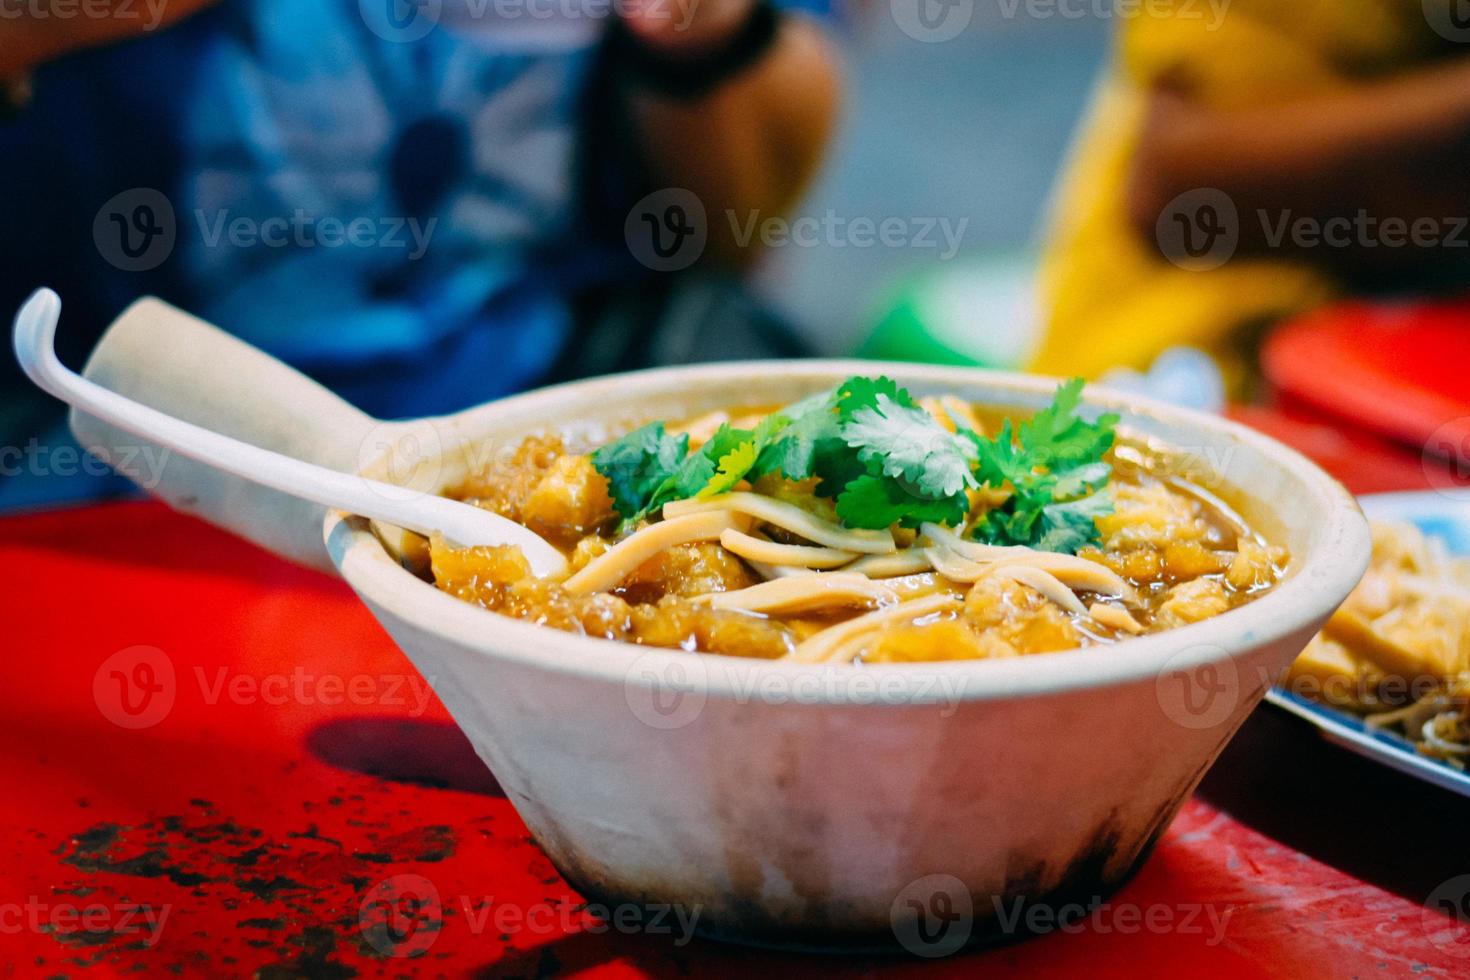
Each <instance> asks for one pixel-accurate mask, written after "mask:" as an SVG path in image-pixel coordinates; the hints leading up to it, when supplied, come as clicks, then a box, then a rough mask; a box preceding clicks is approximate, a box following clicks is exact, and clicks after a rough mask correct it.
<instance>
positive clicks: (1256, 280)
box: [1031, 0, 1457, 376]
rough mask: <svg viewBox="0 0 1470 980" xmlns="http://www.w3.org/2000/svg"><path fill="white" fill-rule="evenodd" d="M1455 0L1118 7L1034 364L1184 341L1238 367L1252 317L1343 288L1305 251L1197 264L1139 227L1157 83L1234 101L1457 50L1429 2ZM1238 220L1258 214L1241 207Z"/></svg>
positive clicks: (1223, 103)
mask: <svg viewBox="0 0 1470 980" xmlns="http://www.w3.org/2000/svg"><path fill="white" fill-rule="evenodd" d="M1454 2H1457V0H1216V2H1215V8H1214V9H1213V10H1212V8H1211V7H1210V5H1209V3H1208V2H1207V0H1196V2H1193V3H1188V4H1186V3H1184V2H1182V0H1181V2H1180V3H1176V4H1173V5H1172V7H1165V6H1163V5H1154V4H1150V3H1147V2H1145V3H1143V4H1141V5H1140V6H1141V9H1142V10H1143V11H1148V10H1149V9H1151V8H1152V9H1154V10H1156V11H1164V10H1168V9H1172V10H1174V11H1176V12H1175V13H1172V14H1165V13H1162V12H1160V13H1155V14H1154V15H1152V16H1150V15H1148V14H1147V13H1143V14H1140V15H1138V16H1135V17H1129V18H1120V19H1119V36H1118V48H1117V51H1116V52H1115V57H1114V64H1113V66H1112V68H1111V69H1110V71H1109V74H1108V77H1107V78H1106V79H1105V80H1104V82H1103V83H1102V86H1101V89H1100V91H1099V92H1098V94H1097V97H1096V99H1095V102H1094V105H1093V107H1092V110H1091V112H1090V113H1089V118H1088V120H1087V122H1086V123H1085V124H1084V126H1083V136H1082V138H1081V140H1080V141H1079V143H1078V147H1077V150H1076V152H1075V155H1074V159H1073V160H1072V162H1071V164H1070V166H1069V167H1068V168H1067V171H1066V176H1065V177H1064V179H1063V182H1062V185H1061V189H1060V191H1059V193H1058V196H1057V198H1056V201H1055V204H1054V208H1055V213H1054V216H1053V227H1052V234H1051V236H1050V243H1049V245H1048V248H1047V252H1046V254H1045V256H1044V257H1043V260H1042V266H1041V272H1040V275H1041V292H1042V301H1043V304H1044V312H1043V320H1044V328H1043V329H1044V335H1043V337H1042V338H1041V342H1040V345H1039V348H1038V350H1037V352H1036V354H1035V358H1034V360H1033V362H1032V364H1031V367H1032V369H1033V370H1037V371H1041V372H1045V373H1048V374H1060V375H1071V374H1084V375H1089V376H1093V375H1096V374H1098V373H1099V372H1101V371H1103V370H1105V369H1107V368H1109V367H1112V366H1115V365H1126V366H1130V367H1135V368H1145V367H1147V366H1148V364H1149V363H1150V362H1151V361H1152V360H1153V358H1154V357H1155V356H1157V355H1158V354H1159V353H1160V352H1161V351H1163V350H1166V349H1167V348H1169V347H1173V346H1177V345H1180V344H1189V345H1192V346H1195V347H1200V348H1203V349H1205V350H1208V351H1210V352H1211V353H1213V354H1215V355H1216V357H1217V359H1218V360H1221V361H1223V362H1224V364H1225V366H1226V367H1227V368H1230V367H1232V365H1231V360H1232V358H1231V354H1232V350H1233V344H1232V342H1233V341H1238V340H1239V337H1240V331H1241V330H1242V328H1244V327H1248V326H1251V325H1256V324H1261V323H1264V322H1268V321H1270V320H1274V319H1277V318H1279V317H1280V316H1282V315H1285V314H1289V313H1293V312H1297V311H1300V310H1304V309H1308V308H1311V307H1313V306H1317V305H1320V304H1321V303H1322V302H1324V301H1325V300H1326V299H1328V298H1330V297H1331V296H1332V294H1333V292H1334V288H1333V284H1332V282H1331V281H1330V279H1329V278H1328V277H1327V276H1325V275H1324V274H1322V273H1320V272H1317V271H1315V270H1313V269H1311V268H1308V267H1306V266H1304V265H1301V264H1297V263H1292V262H1288V261H1286V260H1271V259H1269V258H1265V259H1262V258H1252V259H1245V258H1239V257H1236V258H1232V259H1230V260H1229V261H1227V262H1225V264H1224V265H1221V266H1219V267H1218V268H1215V269H1210V270H1207V271H1199V270H1191V269H1186V268H1180V267H1179V266H1176V265H1174V264H1173V263H1171V262H1170V261H1168V260H1167V259H1165V258H1164V257H1163V256H1162V255H1161V254H1160V252H1159V249H1158V248H1157V247H1156V246H1155V244H1154V242H1152V241H1143V240H1141V239H1140V237H1139V236H1138V234H1137V233H1136V231H1135V230H1134V228H1133V226H1132V225H1131V224H1130V223H1129V221H1128V218H1127V213H1126V208H1125V197H1124V193H1125V192H1124V188H1125V184H1126V180H1127V176H1128V172H1129V166H1130V162H1131V160H1132V157H1133V152H1134V147H1135V145H1136V142H1137V138H1138V133H1139V129H1140V126H1141V124H1142V118H1143V112H1144V109H1145V104H1146V100H1147V94H1148V92H1149V90H1150V89H1151V88H1152V87H1153V86H1154V85H1155V84H1156V83H1158V82H1159V81H1160V80H1163V79H1168V80H1169V81H1170V82H1171V83H1172V84H1174V85H1175V86H1178V87H1182V88H1183V89H1184V90H1185V91H1187V92H1189V93H1190V94H1191V95H1192V96H1193V97H1194V98H1197V99H1200V100H1202V101H1204V102H1205V103H1206V104H1207V105H1209V106H1211V107H1213V108H1217V109H1226V110H1228V109H1240V108H1247V107H1260V106H1263V105H1271V104H1273V103H1278V102H1281V101H1284V100H1287V99H1291V98H1297V97H1302V96H1307V95H1311V94H1314V93H1322V92H1326V91H1331V90H1333V89H1336V88H1342V87H1346V86H1348V85H1352V84H1354V83H1356V82H1360V81H1363V80H1367V79H1372V78H1382V77H1383V76H1385V75H1389V74H1392V73H1394V72H1398V71H1403V70H1405V69H1409V68H1412V67H1414V66H1416V65H1421V64H1425V63H1427V62H1429V61H1430V60H1431V59H1432V58H1434V57H1436V56H1437V55H1440V54H1442V53H1443V52H1444V51H1445V48H1446V41H1445V39H1444V38H1441V37H1440V36H1439V35H1437V34H1435V33H1434V32H1433V30H1431V29H1430V27H1429V24H1428V22H1427V20H1426V16H1425V4H1426V3H1430V4H1433V3H1454ZM1186 11H1192V12H1193V13H1194V16H1189V17H1186V16H1184V13H1185V12H1186ZM1239 220H1240V221H1241V222H1254V221H1258V220H1259V218H1258V216H1257V215H1255V214H1253V213H1247V212H1245V211H1241V212H1240V213H1239ZM1273 220H1275V219H1274V217H1273ZM1227 373H1233V372H1227Z"/></svg>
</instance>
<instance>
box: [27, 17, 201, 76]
mask: <svg viewBox="0 0 1470 980" xmlns="http://www.w3.org/2000/svg"><path fill="white" fill-rule="evenodd" d="M46 2H47V0H33V2H28V3H25V4H17V5H16V6H15V8H14V9H13V10H11V11H10V12H9V14H7V16H4V17H0V81H13V80H15V79H18V78H22V77H24V76H25V75H26V74H27V73H29V72H31V71H33V70H34V69H36V68H38V67H39V66H41V65H43V64H45V63H46V62H48V61H51V60H53V59H55V58H59V57H61V56H62V55H64V54H69V53H70V52H72V51H77V50H80V49H82V48H91V47H97V46H98V45H103V44H109V43H111V42H113V41H121V40H123V39H124V38H128V37H133V36H134V35H137V34H144V33H147V32H149V31H152V30H155V29H157V28H160V27H162V26H164V25H165V24H170V23H173V22H174V21H176V20H179V19H181V18H183V17H187V16H188V15H189V14H192V13H194V12H195V11H197V10H199V9H201V8H203V7H206V6H209V5H210V4H211V3H214V2H216V0H166V2H162V3H159V2H156V0H155V2H153V3H145V2H142V0H134V2H132V3H127V4H123V3H121V2H119V0H114V2H113V3H112V4H111V5H110V6H109V11H110V12H109V14H108V15H107V16H102V17H96V16H89V15H88V14H89V12H90V11H91V9H92V8H93V7H95V6H96V5H95V4H89V5H88V4H84V5H82V6H81V7H78V6H76V5H74V4H71V3H65V2H62V3H59V4H57V7H58V9H57V10H56V11H53V12H51V13H49V14H48V13H46V10H45V7H44V6H41V5H42V4H45V3H46ZM53 2H54V0H53ZM15 14H18V15H19V16H14V15H15Z"/></svg>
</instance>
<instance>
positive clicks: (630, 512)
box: [592, 422, 689, 521]
mask: <svg viewBox="0 0 1470 980" xmlns="http://www.w3.org/2000/svg"><path fill="white" fill-rule="evenodd" d="M688 448H689V437H688V436H687V435H681V436H679V437H677V438H675V437H673V436H670V435H668V434H667V433H665V432H664V424H663V423H662V422H650V423H649V424H648V425H645V426H643V427H641V428H638V429H634V430H633V431H632V432H629V433H628V434H627V435H625V436H623V437H622V438H621V439H618V440H616V441H614V442H610V443H608V444H607V445H606V446H603V447H602V448H601V449H598V450H597V451H596V452H594V453H593V454H592V465H593V467H594V468H595V469H596V470H597V472H599V473H601V474H602V476H603V477H604V478H605V479H606V480H607V486H608V494H609V495H610V496H611V497H612V500H613V505H614V506H615V507H616V508H617V511H618V513H619V514H620V515H622V517H623V520H624V521H633V520H637V519H638V518H639V517H641V516H643V514H644V513H645V512H646V511H647V508H648V505H649V502H650V501H651V499H652V498H653V495H654V492H655V490H656V489H658V488H659V487H660V486H661V485H662V484H663V483H665V482H666V481H667V480H669V479H670V477H672V476H673V475H674V473H675V472H676V471H677V469H678V468H679V465H680V461H681V460H683V458H684V455H685V453H686V452H687V451H688Z"/></svg>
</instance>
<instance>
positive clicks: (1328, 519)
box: [322, 359, 1371, 706]
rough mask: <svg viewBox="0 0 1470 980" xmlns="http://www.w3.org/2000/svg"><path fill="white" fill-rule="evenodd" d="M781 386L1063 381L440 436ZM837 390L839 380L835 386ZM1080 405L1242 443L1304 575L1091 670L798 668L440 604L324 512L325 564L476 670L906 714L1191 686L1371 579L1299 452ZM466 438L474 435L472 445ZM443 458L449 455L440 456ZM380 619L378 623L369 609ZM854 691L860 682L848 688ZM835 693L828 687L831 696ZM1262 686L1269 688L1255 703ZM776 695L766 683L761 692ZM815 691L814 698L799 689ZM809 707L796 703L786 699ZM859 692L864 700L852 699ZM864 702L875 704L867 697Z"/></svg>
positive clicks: (1183, 416) (1156, 405) (1137, 404)
mask: <svg viewBox="0 0 1470 980" xmlns="http://www.w3.org/2000/svg"><path fill="white" fill-rule="evenodd" d="M772 372H779V373H781V374H782V375H783V377H784V380H786V381H788V382H797V381H802V380H810V381H812V382H813V383H814V385H816V386H820V385H823V384H828V385H830V384H833V383H836V381H837V380H841V378H844V377H847V376H850V375H852V374H876V373H883V374H886V375H889V376H891V377H896V378H897V379H898V380H899V381H900V383H903V384H914V383H923V384H932V385H945V384H948V385H951V386H958V387H979V386H985V387H989V388H992V389H1005V390H1007V391H1009V392H1012V393H1014V394H1015V395H1017V396H1018V397H1019V398H1021V399H1023V400H1024V399H1026V398H1028V397H1029V398H1031V399H1033V400H1034V399H1038V398H1045V397H1049V396H1050V394H1051V392H1052V391H1054V390H1055V387H1056V385H1057V384H1058V383H1059V380H1060V379H1057V378H1054V377H1048V376H1045V375H1036V374H1021V373H1015V372H1003V371H992V370H988V369H984V368H969V367H953V366H947V365H923V364H910V363H903V362H886V361H858V360H840V359H811V360H776V361H728V362H717V363H714V364H701V365H693V366H684V367H664V368H651V369H647V370H642V371H634V372H626V373H620V374H613V375H604V376H601V377H596V378H589V379H585V380H579V381H572V382H567V383H564V384H559V385H554V386H550V387H546V388H540V389H536V390H534V391H530V392H526V393H524V394H519V395H514V396H511V397H509V398H505V399H500V400H497V401H492V402H488V403H486V404H483V405H480V406H477V407H474V408H470V409H467V410H465V411H463V412H460V413H456V414H454V415H451V416H445V417H443V418H442V419H441V420H440V421H444V422H452V423H453V424H454V426H455V427H456V428H457V429H462V430H464V431H463V432H462V433H461V435H462V439H461V441H460V443H456V444H455V445H459V444H463V443H466V442H469V441H472V440H473V439H475V438H477V437H478V438H483V430H484V429H485V428H487V427H489V426H490V425H491V424H493V423H494V422H495V421H497V420H500V419H514V418H516V417H520V416H534V414H535V413H538V412H542V411H545V412H547V414H551V410H553V409H554V407H555V406H556V404H557V403H558V402H560V401H562V400H564V399H566V398H568V397H573V396H579V397H585V396H595V395H597V394H599V393H604V392H605V393H606V394H607V395H608V397H609V399H610V400H612V401H615V402H625V401H626V400H627V399H628V397H629V392H630V391H631V392H633V393H634V395H635V396H636V393H637V392H638V391H639V390H643V391H645V393H648V394H651V393H653V392H657V393H659V394H668V393H670V392H673V391H677V389H679V388H681V387H682V388H689V387H694V386H697V385H699V384H700V383H702V382H716V381H721V382H728V381H731V380H738V379H741V378H744V377H751V376H757V377H758V376H760V375H762V374H770V373H772ZM834 379H835V380H834ZM1083 405H1084V406H1085V407H1092V408H1096V409H1103V410H1112V411H1118V412H1120V413H1121V414H1122V415H1123V417H1124V422H1125V423H1126V422H1127V421H1128V419H1129V418H1130V417H1131V418H1135V419H1143V418H1153V419H1156V420H1157V421H1159V422H1160V423H1163V424H1168V425H1173V426H1182V427H1188V428H1196V429H1199V430H1202V431H1205V432H1209V433H1212V434H1215V435H1218V436H1221V437H1226V438H1230V439H1234V440H1238V441H1239V442H1242V443H1244V444H1246V445H1248V446H1250V447H1251V448H1253V449H1254V450H1256V451H1257V452H1259V453H1260V454H1261V456H1262V457H1263V458H1264V459H1265V460H1267V461H1268V462H1269V463H1270V464H1271V465H1273V466H1275V467H1276V468H1277V469H1279V470H1281V471H1284V472H1285V473H1286V474H1287V475H1288V476H1289V477H1291V478H1293V480H1294V481H1295V482H1296V483H1297V484H1299V485H1300V486H1301V488H1302V489H1304V490H1306V491H1307V492H1308V493H1309V494H1310V495H1311V501H1312V505H1313V508H1314V510H1316V511H1317V512H1318V513H1319V514H1320V519H1321V520H1322V521H1323V523H1324V525H1325V526H1324V528H1323V530H1322V533H1321V534H1320V535H1319V536H1318V537H1317V539H1316V541H1315V546H1314V547H1313V548H1311V549H1310V551H1309V552H1308V553H1307V554H1304V555H1298V554H1295V553H1294V554H1293V556H1292V560H1293V563H1296V562H1297V561H1300V566H1299V567H1298V568H1296V569H1295V570H1294V572H1293V573H1292V574H1290V575H1289V576H1288V577H1287V578H1286V579H1285V580H1284V581H1282V582H1281V583H1280V584H1278V585H1277V586H1276V587H1275V588H1274V589H1272V590H1271V591H1270V592H1269V593H1267V594H1266V595H1264V596H1261V597H1260V598H1258V599H1256V600H1254V601H1252V602H1250V603H1247V604H1245V605H1243V606H1239V607H1237V608H1235V609H1231V610H1229V611H1227V612H1225V613H1222V614H1220V615H1218V616H1215V617H1212V618H1210V619H1208V620H1204V621H1202V622H1198V623H1192V624H1189V625H1187V626H1183V627H1178V628H1176V629H1172V630H1166V631H1163V632H1160V633H1152V634H1148V635H1145V636H1140V637H1136V638H1131V639H1128V640H1126V641H1122V642H1120V643H1119V644H1118V645H1117V646H1116V647H1112V648H1109V649H1108V650H1107V655H1106V656H1098V651H1097V649H1096V648H1086V647H1083V648H1078V649H1076V650H1068V651H1059V652H1055V653H1048V654H1045V655H1044V656H1043V655H1038V656H1032V657H1018V658H1013V659H1006V660H954V661H936V662H919V663H902V664H863V665H861V666H858V665H851V664H805V663H797V662H792V661H785V660H760V659H753V658H748V657H737V656H732V655H726V654H699V655H698V656H691V655H690V654H689V653H687V652H685V651H680V650H666V649H663V648H657V647H644V646H638V645H635V644H630V643H624V642H621V641H617V640H608V639H602V638H594V637H587V636H581V635H578V634H573V633H566V632H563V631H561V630H556V629H551V628H547V627H544V626H537V625H535V624H532V623H527V622H524V621H522V620H517V619H513V618H511V617H508V616H503V615H500V614H499V613H494V612H491V611H489V610H486V609H483V608H480V607H478V606H474V605H472V604H470V603H467V602H464V601H462V600H460V599H456V598H454V597H453V596H451V595H449V594H447V593H444V592H441V591H439V590H438V589H437V588H435V587H434V586H433V585H432V584H430V583H427V582H424V581H422V580H421V579H419V578H417V577H416V576H414V575H413V574H412V573H410V572H409V571H408V570H407V569H405V568H403V567H402V566H401V565H400V564H399V562H398V561H397V560H395V559H394V558H393V557H392V556H391V555H390V554H389V553H388V551H387V549H386V548H385V547H384V546H383V544H382V542H381V541H380V540H379V539H378V537H377V536H376V535H375V534H374V533H373V531H372V530H371V528H370V526H369V524H368V522H367V521H365V520H363V519H361V518H358V517H353V516H350V515H348V514H345V513H343V512H341V511H329V512H328V514H327V516H326V518H325V520H324V522H323V528H322V533H323V537H324V539H325V541H326V544H327V549H328V552H329V554H330V555H331V558H332V562H333V564H334V565H335V566H336V567H337V570H338V572H339V573H340V574H341V575H342V577H343V579H345V580H346V581H347V582H348V584H349V585H350V586H351V587H352V588H353V589H354V591H356V592H357V593H358V595H359V597H360V598H362V599H363V600H364V601H366V602H367V603H368V604H369V605H370V606H374V607H378V608H381V609H383V610H384V611H386V612H388V613H390V614H391V615H393V616H394V617H396V618H398V619H400V620H401V621H403V622H405V623H407V624H409V625H411V626H413V627H414V628H416V629H418V630H421V631H423V632H425V633H427V634H429V635H432V636H435V637H437V638H439V639H441V640H447V641H450V642H453V643H454V644H456V645H457V646H459V647H460V648H462V649H464V650H469V651H473V652H474V653H475V654H476V655H479V656H485V657H490V658H495V659H501V660H508V661H512V662H516V663H518V664H521V665H524V666H528V667H533V668H536V669H539V670H544V671H547V672H552V673H561V674H568V675H575V676H579V677H583V678H587V679H601V680H606V681H612V682H616V683H618V684H620V685H628V686H638V687H655V686H656V687H660V688H673V689H675V690H681V691H690V692H700V693H702V694H704V695H707V696H713V697H733V698H737V699H742V698H743V699H746V700H770V699H772V698H782V699H784V700H787V701H794V702H796V703H812V704H829V705H830V704H854V703H858V704H869V705H875V706H876V705H909V704H932V703H941V702H946V703H947V702H954V701H983V700H992V699H999V698H1009V697H1017V696H1026V695H1036V694H1043V693H1054V692H1063V691H1071V690H1076V689H1082V688H1094V687H1106V686H1113V685H1119V684H1126V683H1129V682H1135V681H1139V680H1144V679H1147V678H1150V677H1152V678H1156V679H1158V678H1162V677H1163V676H1165V674H1173V673H1176V672H1179V671H1189V670H1193V669H1195V668H1197V667H1200V666H1202V665H1204V664H1207V663H1219V662H1223V661H1228V660H1234V659H1238V658H1240V657H1242V656H1243V655H1244V654H1246V653H1249V652H1250V651H1253V650H1256V649H1258V648H1260V647H1262V646H1265V645H1267V644H1269V643H1271V642H1273V641H1275V640H1279V639H1281V638H1282V637H1285V636H1287V635H1289V634H1291V633H1293V632H1294V631H1298V630H1304V629H1307V628H1309V627H1310V628H1311V630H1312V631H1315V630H1316V628H1317V627H1318V626H1320V624H1321V622H1322V621H1325V619H1326V618H1327V616H1328V615H1330V614H1331V612H1332V610H1334V609H1335V608H1336V607H1337V606H1338V605H1339V604H1340V603H1341V602H1342V600H1343V599H1344V598H1346V596H1347V594H1348V593H1349V592H1350V591H1351V590H1352V588H1353V586H1355V585H1356V584H1357V582H1358V580H1359V579H1360V578H1361V577H1362V574H1363V572H1364V571H1365V570H1366V569H1367V566H1368V560H1369V556H1370V552H1371V539H1370V535H1369V531H1368V525H1367V522H1366V520H1365V519H1364V517H1363V514H1362V511H1361V509H1360V508H1359V507H1358V504H1357V501H1356V500H1355V498H1354V497H1353V496H1352V495H1351V494H1349V493H1348V491H1347V490H1346V489H1345V488H1344V487H1343V486H1342V484H1340V483H1339V482H1338V481H1337V480H1335V479H1333V478H1332V477H1331V476H1329V475H1328V474H1327V473H1325V472H1324V471H1323V470H1322V469H1320V468H1319V467H1318V466H1317V465H1316V464H1315V463H1312V462H1311V461H1310V460H1308V459H1307V458H1306V457H1305V456H1303V455H1301V454H1300V453H1298V452H1297V451H1295V450H1293V449H1291V448H1289V447H1287V446H1285V445H1283V444H1281V443H1279V442H1277V441H1276V440H1274V439H1272V438H1270V437H1269V436H1266V435H1264V434H1262V433H1260V432H1257V431H1255V430H1253V429H1250V428H1248V427H1246V426H1244V425H1241V424H1240V423H1237V422H1234V421H1231V420H1229V419H1226V418H1223V417H1221V416H1216V415H1212V414H1208V413H1205V412H1199V411H1195V410H1192V409H1185V408H1180V407H1177V406H1173V405H1168V404H1165V403H1162V402H1157V401H1154V400H1152V399H1148V398H1144V397H1141V396H1137V395H1134V394H1131V393H1127V392H1120V391H1115V390H1111V389H1108V388H1106V387H1105V386H1099V385H1095V384H1091V383H1089V384H1088V385H1087V388H1086V390H1085V392H1084V396H1083ZM477 433H478V435H477ZM445 448H446V451H447V450H449V449H452V448H454V446H447V447H445ZM375 611H376V609H375ZM860 674H861V675H862V676H863V677H865V678H867V679H868V680H866V681H864V682H861V683H857V684H856V685H854V684H853V683H851V679H852V678H855V677H857V676H858V675H860ZM834 679H835V681H836V682H835V683H834V682H833V681H834ZM1271 680H1274V678H1266V679H1264V682H1263V683H1262V684H1260V685H1257V686H1260V687H1261V689H1262V690H1264V688H1265V686H1267V685H1268V684H1269V682H1270V681H1271ZM773 681H774V683H772V682H773ZM811 681H815V682H817V683H816V684H815V685H812V684H810V683H808V682H811ZM798 688H802V689H803V690H805V691H806V694H805V695H804V696H803V697H801V698H793V697H792V691H793V690H796V689H798ZM855 688H860V689H861V692H860V693H855ZM875 692H876V693H875Z"/></svg>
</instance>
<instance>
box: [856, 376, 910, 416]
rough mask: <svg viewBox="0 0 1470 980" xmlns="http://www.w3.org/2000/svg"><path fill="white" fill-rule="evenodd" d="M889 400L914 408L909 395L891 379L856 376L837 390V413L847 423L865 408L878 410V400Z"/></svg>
mask: <svg viewBox="0 0 1470 980" xmlns="http://www.w3.org/2000/svg"><path fill="white" fill-rule="evenodd" d="M880 398H887V399H888V400H889V401H890V402H893V403H894V404H896V405H902V406H903V407H904V408H914V407H915V405H914V400H913V398H911V397H910V396H909V393H908V392H907V391H905V390H904V389H903V388H900V387H899V386H898V382H896V381H894V380H893V379H891V378H883V377H878V378H864V377H861V376H855V377H851V378H848V379H847V380H846V381H844V382H842V384H841V385H839V386H838V388H837V412H838V414H839V415H840V416H841V418H842V419H843V420H844V421H846V420H847V419H850V418H852V416H853V413H855V412H857V411H859V410H860V409H864V408H877V407H878V399H880Z"/></svg>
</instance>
